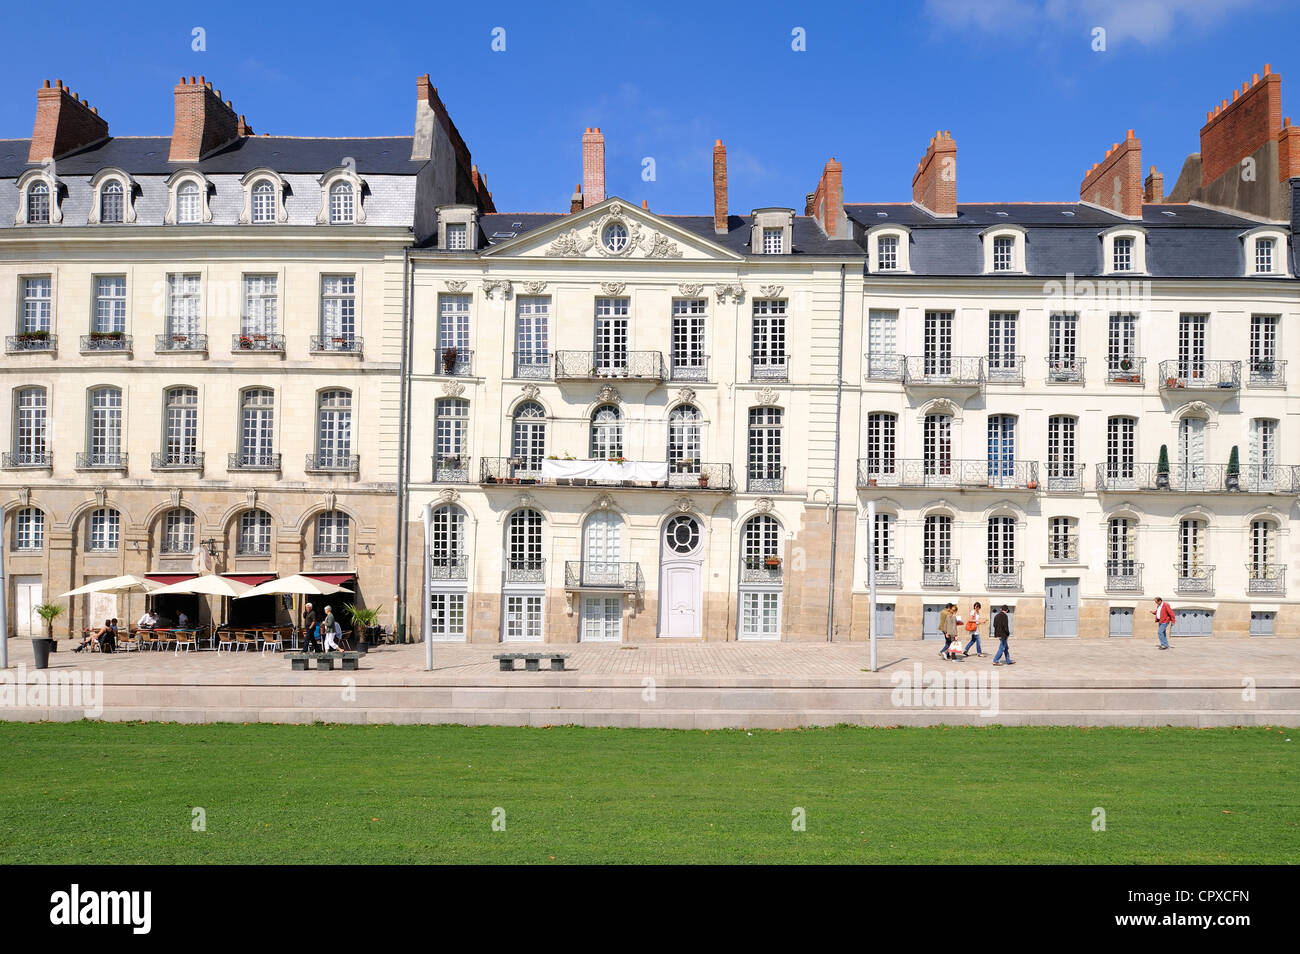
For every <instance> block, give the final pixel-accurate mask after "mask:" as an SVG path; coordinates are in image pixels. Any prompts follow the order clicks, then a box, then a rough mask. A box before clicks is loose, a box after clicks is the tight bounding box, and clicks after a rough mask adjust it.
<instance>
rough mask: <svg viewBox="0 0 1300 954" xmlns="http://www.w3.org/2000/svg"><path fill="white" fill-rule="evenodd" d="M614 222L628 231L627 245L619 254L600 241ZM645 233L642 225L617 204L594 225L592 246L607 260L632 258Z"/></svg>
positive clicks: (592, 227) (592, 228) (592, 226)
mask: <svg viewBox="0 0 1300 954" xmlns="http://www.w3.org/2000/svg"><path fill="white" fill-rule="evenodd" d="M614 222H617V223H618V224H619V225H621V226H623V228H625V229H627V244H626V245H624V246H623V248H622V249H621V250H620V251H617V252H612V251H610V250H609V249H607V248H606V247H605V243H604V242H602V241H600V237H601V236H602V235H604V234H605V228H606V226H608V225H610V224H611V223H614ZM643 231H644V228H643V227H642V225H641V223H640V222H638V221H636V220H635V219H632V218H630V217H629V216H628V215H627V212H626V210H625V209H624V208H623V206H622V205H620V204H619V203H617V202H615V203H614V204H613V205H611V206H610V207H609V210H608V211H607V212H606V213H605V214H604V215H602V216H601V217H600V218H599V219H597V220H596V221H595V222H594V223H592V225H591V245H593V246H595V248H596V251H597V252H599V253H600V254H601V255H604V256H605V257H606V258H631V257H632V253H633V252H634V251H636V250H637V249H638V248H639V247H640V246H641V233H642V232H643ZM588 247H590V246H588Z"/></svg>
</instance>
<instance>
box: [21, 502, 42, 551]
mask: <svg viewBox="0 0 1300 954" xmlns="http://www.w3.org/2000/svg"><path fill="white" fill-rule="evenodd" d="M44 546H45V513H44V511H41V510H38V509H36V508H35V507H24V508H23V509H21V510H19V511H18V513H17V514H15V515H14V549H15V550H40V549H42V548H43V547H44Z"/></svg>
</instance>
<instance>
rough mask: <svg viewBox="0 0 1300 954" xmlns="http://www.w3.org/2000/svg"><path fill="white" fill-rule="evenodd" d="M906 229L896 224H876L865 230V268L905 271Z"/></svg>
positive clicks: (906, 265) (906, 253)
mask: <svg viewBox="0 0 1300 954" xmlns="http://www.w3.org/2000/svg"><path fill="white" fill-rule="evenodd" d="M910 269H911V264H910V263H909V262H908V231H907V229H905V228H903V227H901V226H898V225H877V226H876V227H875V228H873V229H871V230H870V231H868V232H867V270H868V271H870V272H906V271H909V270H910Z"/></svg>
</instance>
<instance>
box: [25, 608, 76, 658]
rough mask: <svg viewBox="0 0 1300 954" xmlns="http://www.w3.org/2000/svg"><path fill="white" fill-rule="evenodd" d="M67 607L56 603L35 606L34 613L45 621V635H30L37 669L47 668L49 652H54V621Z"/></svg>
mask: <svg viewBox="0 0 1300 954" xmlns="http://www.w3.org/2000/svg"><path fill="white" fill-rule="evenodd" d="M67 610H68V608H67V607H66V606H62V605H60V604H58V603H42V604H41V605H40V606H38V607H36V615H37V616H39V617H40V618H41V619H42V620H44V621H45V636H44V637H41V638H36V637H32V655H33V656H35V657H36V668H37V669H48V668H49V665H50V653H52V652H54V621H55V620H56V619H58V618H59V617H60V616H62V615H63V614H64V613H66V612H67Z"/></svg>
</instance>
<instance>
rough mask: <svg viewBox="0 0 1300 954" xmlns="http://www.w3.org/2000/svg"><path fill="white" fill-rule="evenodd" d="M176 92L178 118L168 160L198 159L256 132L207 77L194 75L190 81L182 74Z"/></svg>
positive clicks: (186, 160)
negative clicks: (214, 88) (196, 78)
mask: <svg viewBox="0 0 1300 954" xmlns="http://www.w3.org/2000/svg"><path fill="white" fill-rule="evenodd" d="M174 93H175V100H176V120H175V124H174V125H173V127H172V145H171V152H170V153H168V156H167V161H168V162H198V161H199V160H200V159H202V158H203V157H204V156H208V155H211V154H212V153H213V152H215V151H216V150H217V149H220V148H221V147H222V146H227V145H229V144H230V143H232V142H234V141H235V140H236V139H239V138H241V137H243V136H251V135H253V130H252V127H250V126H249V125H248V123H247V122H245V121H244V117H243V116H240V115H239V114H238V113H236V112H235V109H234V107H233V106H231V104H230V102H229V101H226V102H222V100H221V91H220V90H216V91H214V90H213V89H212V84H211V83H209V82H208V81H207V80H206V79H205V78H204V77H202V76H200V77H199V78H198V81H197V82H195V80H194V77H193V76H191V77H190V78H189V80H188V81H186V79H185V77H184V76H182V77H181V81H180V83H178V84H177V86H176V88H175V90H174Z"/></svg>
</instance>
